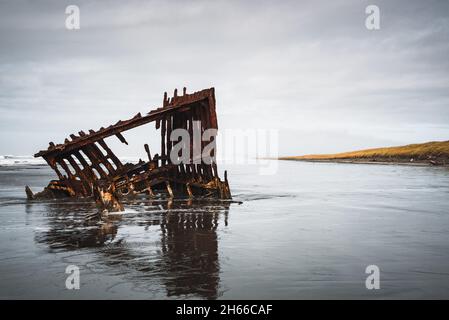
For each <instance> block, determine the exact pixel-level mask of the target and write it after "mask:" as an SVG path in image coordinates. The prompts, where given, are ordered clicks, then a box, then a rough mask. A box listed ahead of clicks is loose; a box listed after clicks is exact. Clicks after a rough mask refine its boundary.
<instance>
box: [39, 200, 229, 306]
mask: <svg viewBox="0 0 449 320" xmlns="http://www.w3.org/2000/svg"><path fill="white" fill-rule="evenodd" d="M126 207H127V208H130V209H129V211H128V212H125V214H123V215H110V216H109V217H108V218H107V219H106V220H105V221H102V222H98V223H95V224H90V225H88V224H86V222H85V221H84V217H85V215H86V214H87V213H88V212H91V210H92V209H94V208H93V207H92V204H90V203H79V202H67V203H64V202H58V203H48V204H47V212H48V228H45V229H43V230H39V231H36V235H35V239H36V241H37V242H38V243H41V244H45V245H46V246H47V247H48V248H49V249H50V250H78V251H80V252H83V250H92V248H94V251H93V253H92V254H94V255H95V258H93V260H95V261H96V263H100V264H101V265H102V266H101V267H100V268H102V269H104V270H106V272H109V273H113V274H117V275H122V276H125V277H126V279H127V280H129V281H132V282H134V283H135V285H137V286H139V288H140V290H142V287H143V290H145V289H147V290H149V291H151V284H152V283H154V281H155V279H157V280H158V283H162V284H163V286H164V287H165V291H166V295H167V296H168V297H182V296H187V297H199V298H206V299H215V298H217V297H218V296H219V295H220V292H219V287H220V264H219V249H218V235H217V228H219V226H220V225H222V226H223V227H225V226H226V225H227V223H228V212H229V208H230V203H229V202H225V201H216V200H207V201H204V200H203V201H202V200H176V201H167V200H144V201H142V200H138V201H134V202H129V203H126ZM146 283H148V287H146V286H145V284H146Z"/></svg>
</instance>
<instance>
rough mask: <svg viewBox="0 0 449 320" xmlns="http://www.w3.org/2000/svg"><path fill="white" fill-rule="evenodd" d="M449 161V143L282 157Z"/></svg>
mask: <svg viewBox="0 0 449 320" xmlns="http://www.w3.org/2000/svg"><path fill="white" fill-rule="evenodd" d="M373 158H374V159H379V160H389V159H414V160H428V159H435V158H436V159H449V141H442V142H435V141H434V142H427V143H420V144H409V145H406V146H400V147H389V148H376V149H366V150H360V151H352V152H343V153H335V154H311V155H304V156H293V157H280V158H279V159H281V160H334V159H361V160H362V159H373Z"/></svg>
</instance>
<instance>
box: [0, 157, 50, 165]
mask: <svg viewBox="0 0 449 320" xmlns="http://www.w3.org/2000/svg"><path fill="white" fill-rule="evenodd" d="M45 164H46V162H45V160H44V159H42V158H34V157H33V156H13V155H2V156H0V166H24V165H25V166H27V165H28V166H30V165H31V166H36V165H45Z"/></svg>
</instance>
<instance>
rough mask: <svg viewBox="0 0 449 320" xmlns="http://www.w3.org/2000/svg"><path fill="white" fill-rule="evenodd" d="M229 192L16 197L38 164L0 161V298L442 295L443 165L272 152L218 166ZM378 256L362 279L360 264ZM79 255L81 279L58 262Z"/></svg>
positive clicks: (447, 252) (447, 192)
mask: <svg viewBox="0 0 449 320" xmlns="http://www.w3.org/2000/svg"><path fill="white" fill-rule="evenodd" d="M228 171H229V181H230V186H231V191H232V192H233V195H234V199H235V200H238V201H242V202H243V203H242V204H237V203H226V202H189V201H187V200H176V201H172V202H167V201H163V200H153V201H150V200H148V199H147V200H139V201H136V202H133V203H128V204H127V205H126V208H127V209H126V211H125V212H124V213H123V214H118V215H114V216H111V217H110V219H109V220H108V221H107V222H104V223H102V224H94V225H88V226H87V225H85V224H84V222H83V216H84V215H85V214H87V213H90V212H94V210H95V207H94V205H93V204H92V203H89V202H83V201H59V202H58V201H47V202H34V203H27V202H26V200H25V193H24V185H26V184H28V185H30V186H31V188H32V189H33V190H34V191H38V190H40V189H42V188H43V187H44V186H45V185H46V184H47V182H48V180H49V179H51V178H52V177H53V174H52V172H51V171H50V170H49V169H48V168H47V167H45V166H37V165H33V166H31V165H10V166H6V167H5V166H3V167H0V247H1V249H0V283H1V286H0V298H3V299H5V298H10V299H11V298H12V299H24V298H33V299H42V298H54V299H61V298H67V299H79V298H85V299H110V298H123V299H131V298H136V299H156V298H157V299H187V298H199V299H216V298H218V299H256V298H260V299H308V298H339V299H341V298H356V299H367V298H449V170H448V169H447V168H438V167H406V166H384V165H358V164H332V163H306V162H279V169H278V174H277V175H271V176H262V175H259V174H258V172H259V170H258V168H257V167H254V166H235V167H228ZM372 264H374V265H377V266H378V267H379V268H380V287H381V288H380V289H379V290H367V289H366V287H365V279H366V277H367V274H365V268H366V267H367V266H368V265H372ZM68 265H77V266H78V267H79V268H80V278H81V288H80V290H67V289H66V287H65V280H66V277H67V276H68V275H67V274H66V273H65V269H66V267H67V266H68Z"/></svg>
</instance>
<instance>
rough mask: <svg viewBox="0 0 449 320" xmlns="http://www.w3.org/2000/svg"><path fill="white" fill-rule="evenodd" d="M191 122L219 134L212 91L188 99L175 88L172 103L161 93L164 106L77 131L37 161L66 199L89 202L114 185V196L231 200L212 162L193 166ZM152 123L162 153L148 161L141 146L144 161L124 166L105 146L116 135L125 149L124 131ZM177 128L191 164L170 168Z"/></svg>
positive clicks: (185, 94)
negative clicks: (185, 137)
mask: <svg viewBox="0 0 449 320" xmlns="http://www.w3.org/2000/svg"><path fill="white" fill-rule="evenodd" d="M194 121H201V128H199V129H200V132H201V133H203V132H204V131H205V130H207V129H209V128H213V129H218V123H217V116H216V110H215V92H214V88H210V89H205V90H202V91H198V92H195V93H192V94H187V93H186V89H185V88H183V94H182V95H178V92H177V90H176V89H175V91H174V95H173V97H171V98H168V97H167V93H165V94H164V98H163V104H162V107H159V108H156V109H154V110H152V111H150V112H149V113H147V114H145V115H143V116H142V115H141V114H140V113H138V114H136V115H135V116H134V117H133V118H131V119H128V120H124V121H118V122H117V123H116V124H114V125H110V126H108V127H106V128H104V127H102V128H100V129H99V130H97V131H94V130H89V132H88V133H85V132H84V131H79V132H78V135H75V134H71V135H70V138H67V139H65V142H64V143H62V144H57V145H55V144H54V143H53V142H50V143H49V147H48V148H47V150H42V151H39V152H38V153H36V154H35V157H43V158H44V159H45V160H46V162H47V163H48V164H49V165H50V167H51V168H52V169H53V170H54V171H55V172H56V174H57V175H58V178H59V180H57V181H52V182H51V183H50V184H49V186H48V187H47V188H49V189H50V190H52V189H55V190H56V189H58V190H70V192H68V194H67V195H68V196H75V197H89V196H92V195H94V191H93V190H94V188H96V187H97V186H98V185H100V184H101V185H105V184H107V185H110V186H111V185H112V190H114V192H116V193H117V195H118V197H120V196H128V195H135V194H138V193H143V192H146V193H148V194H150V195H154V193H153V191H154V190H158V189H161V190H163V189H165V190H166V191H167V192H168V194H169V195H170V196H172V195H173V194H183V195H187V196H189V197H192V196H197V195H198V196H214V197H217V198H222V199H230V198H231V194H230V191H229V185H228V182H227V179H226V178H225V181H221V180H220V178H219V177H218V171H217V166H216V164H215V162H214V163H213V164H205V163H203V162H202V163H201V164H195V163H193V158H194V156H195V155H194V154H193V152H192V151H193V134H192V133H193V132H192V131H193V124H194ZM151 122H155V125H156V129H160V130H161V147H160V154H158V153H156V154H155V155H154V156H153V157H151V151H150V148H149V146H148V145H147V144H145V151H146V153H147V155H148V161H141V162H139V163H138V164H130V163H127V164H123V163H122V162H121V161H120V160H119V159H118V157H117V156H116V155H115V154H114V153H113V152H112V150H111V149H110V148H109V147H108V145H107V144H106V143H105V141H104V139H105V138H107V137H110V136H116V137H117V138H118V139H119V140H120V141H121V142H122V143H126V144H128V142H127V141H126V139H125V137H124V136H123V134H122V133H123V132H125V131H127V130H130V129H132V128H135V127H138V126H142V125H145V124H148V123H151ZM178 128H183V129H187V130H189V133H190V137H191V140H190V146H189V147H190V150H191V152H190V163H186V164H179V165H173V164H172V163H171V161H170V157H169V154H170V151H171V149H172V147H173V142H172V141H170V139H169V138H170V134H171V132H172V131H173V130H175V129H178ZM213 139H215V137H213ZM205 145H206V143H205V142H202V143H201V152H202V151H203V148H204V147H205ZM100 148H101V149H102V150H103V151H102V150H101V149H100ZM211 156H212V157H214V156H215V155H214V154H211ZM225 176H226V173H225ZM110 189H111V188H110ZM97 194H98V192H97ZM105 200H108V199H105ZM109 200H110V199H109Z"/></svg>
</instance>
